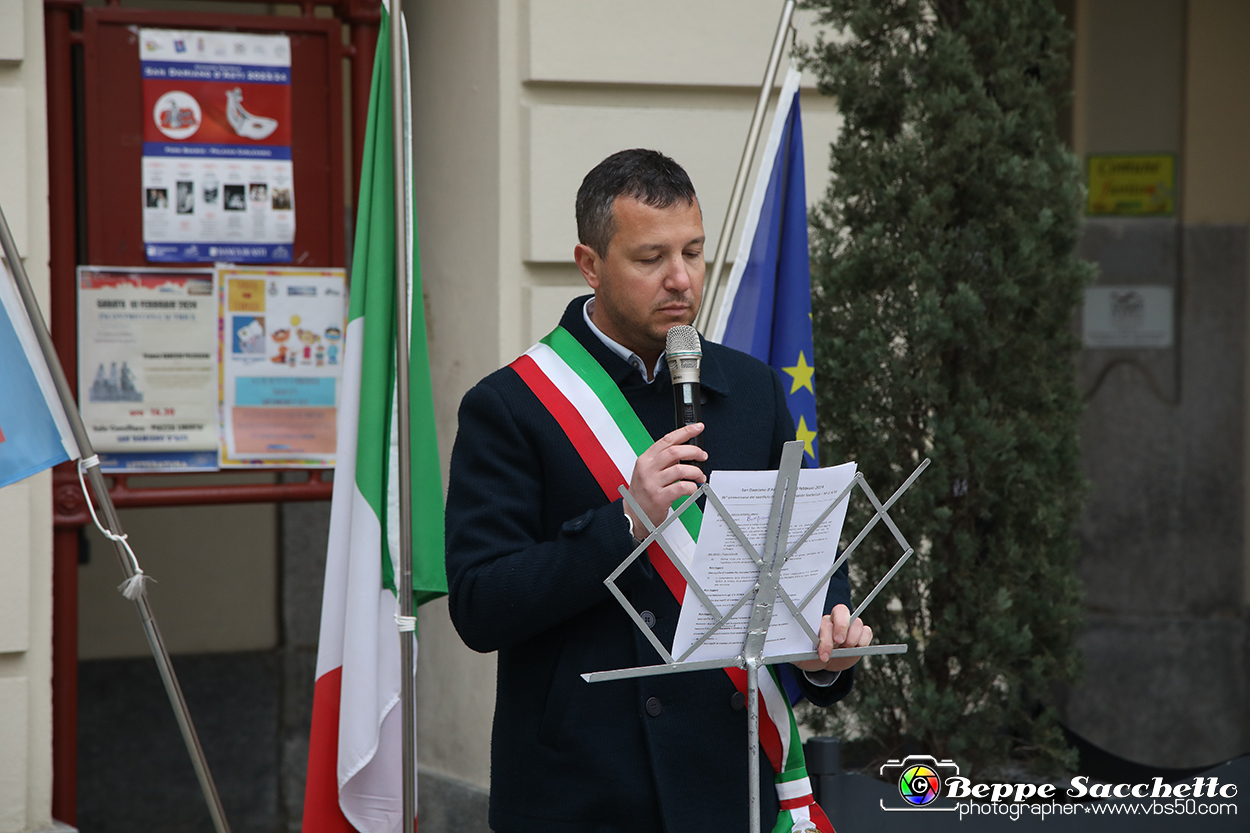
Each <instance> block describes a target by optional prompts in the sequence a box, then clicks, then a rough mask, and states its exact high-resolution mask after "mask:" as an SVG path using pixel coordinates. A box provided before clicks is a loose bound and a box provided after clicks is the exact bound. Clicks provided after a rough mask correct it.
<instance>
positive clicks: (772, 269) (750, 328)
mask: <svg viewBox="0 0 1250 833" xmlns="http://www.w3.org/2000/svg"><path fill="white" fill-rule="evenodd" d="M766 173H767V178H765V174H766ZM712 340H713V341H719V342H720V343H721V344H724V345H727V346H729V347H733V348H735V349H738V350H741V351H743V352H744V353H750V354H751V355H752V356H755V357H756V358H757V359H760V360H761V361H764V362H767V363H768V364H770V365H772V366H773V367H775V368H776V369H777V372H778V373H780V374H781V378H782V381H783V382H784V383H785V385H786V389H787V390H786V394H787V402H788V404H789V405H790V413H791V414H792V415H793V416H794V424H795V426H796V434H795V438H796V439H798V440H800V441H801V442H802V443H803V450H804V452H805V453H806V456H807V464H808V466H817V465H819V464H820V460H819V454H818V450H817V445H816V388H815V386H814V382H813V374H814V373H815V369H814V368H813V366H812V365H813V356H812V278H811V269H810V267H809V264H808V256H807V192H806V188H804V185H803V122H802V119H801V118H800V116H799V72H798V70H795V69H793V68H791V70H790V72H789V73H788V74H787V75H786V80H785V83H784V84H783V85H782V87H781V97H780V98H779V99H778V103H777V114H776V116H775V117H774V119H773V126H772V130H771V131H770V132H769V136H768V143H767V144H766V145H765V147H764V159H763V162H762V163H761V164H760V174H759V178H758V179H757V180H756V183H755V191H754V193H753V194H752V195H751V203H750V206H749V208H748V209H747V216H746V221H745V225H744V226H743V230H742V243H741V245H740V246H739V249H738V255H737V257H735V258H734V265H733V270H732V271H731V272H730V273H729V284H728V287H727V288H726V296H725V301H724V303H723V304H722V305H721V309H720V314H719V316H718V317H717V321H716V326H715V327H713V329H712Z"/></svg>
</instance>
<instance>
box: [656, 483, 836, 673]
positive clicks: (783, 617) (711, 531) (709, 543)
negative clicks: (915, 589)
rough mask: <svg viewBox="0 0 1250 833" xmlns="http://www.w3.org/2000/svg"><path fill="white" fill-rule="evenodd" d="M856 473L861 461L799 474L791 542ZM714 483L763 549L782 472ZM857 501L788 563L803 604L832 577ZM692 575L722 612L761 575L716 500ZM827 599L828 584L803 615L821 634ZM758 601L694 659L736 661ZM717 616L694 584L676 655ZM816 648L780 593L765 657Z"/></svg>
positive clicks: (786, 573) (792, 587)
mask: <svg viewBox="0 0 1250 833" xmlns="http://www.w3.org/2000/svg"><path fill="white" fill-rule="evenodd" d="M854 477H855V464H854V463H843V464H842V465H840V466H832V467H830V468H824V469H805V470H803V471H801V472H799V491H798V495H797V496H796V497H795V500H794V511H793V514H792V515H791V519H790V534H789V540H790V542H791V544H792V543H793V542H794V541H797V540H798V539H799V537H800V536H802V535H803V533H804V532H806V531H807V529H808V528H809V527H810V526H811V525H812V523H813V522H814V521H815V520H816V519H817V518H818V517H820V514H821V513H822V512H824V511H825V509H826V508H828V506H829V504H831V503H833V501H834V499H836V498H837V496H838V495H839V494H841V492H842V490H843V489H845V488H846V487H847V486H848V485H850V483H851V481H852V480H853V479H854ZM711 484H712V490H713V491H714V492H715V493H716V495H717V497H719V498H720V500H721V503H723V504H724V505H725V508H726V509H728V510H729V512H730V514H732V515H733V517H734V521H735V522H736V523H737V524H738V527H739V528H740V529H741V530H742V532H743V534H745V535H746V537H747V540H748V541H750V542H751V545H752V546H753V547H755V550H756V552H761V551H762V550H763V549H764V531H765V530H764V527H765V526H766V525H767V523H768V514H769V511H770V510H771V508H772V502H773V491H774V489H775V488H776V484H777V472H775V471H717V472H713V473H712V477H711ZM849 501H850V496H849V495H848V496H847V498H846V499H845V500H843V501H842V503H841V504H840V505H839V506H838V508H837V509H835V510H834V511H833V512H830V513H829V517H827V518H826V519H825V520H824V522H822V523H821V525H820V527H819V528H818V529H817V530H816V531H815V532H814V533H813V534H812V536H811V537H810V538H808V539H807V541H805V542H804V543H803V546H802V547H800V548H799V551H798V552H796V553H795V554H794V555H793V556H792V557H791V558H790V560H789V561H787V562H786V563H785V566H784V567H783V568H782V571H781V586H782V587H783V588H784V589H785V590H786V592H788V593H789V594H790V598H791V599H793V600H794V602H795V604H798V603H799V602H800V601H802V599H803V597H804V596H806V595H807V593H808V591H809V590H811V588H812V585H813V583H815V582H816V581H817V580H819V579H820V577H821V576H823V575H824V574H825V571H826V570H828V569H829V567H830V565H832V564H833V560H834V558H835V557H837V552H838V538H839V537H840V536H841V534H842V524H843V522H844V521H845V520H846V507H847V503H849ZM691 574H692V575H693V576H694V578H695V580H696V581H698V583H699V586H700V587H702V588H703V592H704V593H706V594H707V596H708V598H709V599H711V600H712V602H713V603H714V604H715V605H716V607H717V608H718V609H719V610H720V612H721V613H722V614H724V613H727V612H728V611H729V609H730V608H732V607H733V606H734V604H736V603H737V602H738V600H739V599H740V598H742V596H743V595H744V594H745V593H746V592H747V591H748V590H750V589H751V587H752V586H753V585H754V584H755V580H756V578H757V577H758V576H759V568H758V567H757V566H756V565H755V562H754V561H753V560H752V559H751V556H750V555H749V554H748V553H747V551H746V549H745V548H743V546H742V544H741V543H740V542H739V541H738V539H737V537H736V536H735V535H734V534H733V532H731V531H730V529H729V525H728V524H727V523H725V521H724V519H723V518H722V517H721V516H720V513H719V512H717V511H716V509H715V508H714V507H713V505H712V504H711V503H710V502H709V503H708V504H707V506H706V507H705V509H704V511H703V525H702V527H701V528H700V530H699V541H698V544H697V546H696V547H695V554H694V564H693V567H692V568H691ZM824 603H825V589H824V588H822V589H821V590H820V592H818V593H817V594H816V595H815V596H814V597H813V598H812V601H811V602H809V603H808V605H807V606H806V607H805V608H803V611H802V613H803V617H804V618H805V619H806V620H807V621H808V623H809V624H811V626H812V630H814V631H819V629H820V617H821V616H823V615H824V614H825V613H827V612H828V611H825V610H822V608H823V607H824ZM751 606H752V603H751V602H750V601H748V602H747V603H746V604H745V605H743V606H742V608H741V609H740V610H739V611H738V612H737V613H736V614H735V615H734V617H733V618H732V619H730V620H729V621H728V622H726V623H725V624H724V625H722V626H721V628H720V629H719V630H717V631H716V632H715V633H714V634H712V636H711V637H709V638H708V640H707V641H706V642H704V643H703V644H702V645H700V646H699V647H698V648H697V649H696V650H695V651H694V653H692V654H691V655H690V656H689V657H687V660H688V661H694V660H705V659H728V658H730V657H735V656H737V655H738V654H739V653H740V652H741V651H742V646H743V644H744V643H745V641H746V632H747V625H748V623H749V622H750V619H751ZM715 621H716V619H715V617H713V615H712V614H711V613H710V612H709V611H708V610H707V609H706V608H705V607H704V606H703V603H702V602H701V601H700V600H699V597H698V596H696V595H695V593H694V591H693V590H692V589H691V588H689V587H687V588H686V597H685V600H684V601H683V602H682V607H681V617H680V618H679V619H678V620H677V632H676V634H675V635H674V637H673V656H674V657H680V656H681V655H682V654H683V653H685V651H686V649H688V648H689V647H690V646H691V645H692V644H694V643H695V641H697V640H698V639H699V638H700V637H701V636H702V635H703V634H704V633H706V632H707V630H708V629H709V628H710V627H711V626H712V625H713V624H714V623H715ZM814 647H815V646H814V645H813V643H812V640H811V637H809V636H808V635H807V634H806V633H804V631H803V627H802V625H800V624H799V623H798V622H797V621H795V618H794V615H793V614H792V613H791V612H790V608H789V607H787V606H786V604H785V602H784V601H782V600H781V598H780V595H779V596H778V598H777V602H776V604H775V605H774V608H773V618H772V624H771V625H770V626H769V629H768V639H767V641H766V643H765V650H764V655H765V656H779V655H782V654H794V653H801V652H803V651H810V650H812V649H813V648H814Z"/></svg>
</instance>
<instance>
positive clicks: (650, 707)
mask: <svg viewBox="0 0 1250 833" xmlns="http://www.w3.org/2000/svg"><path fill="white" fill-rule="evenodd" d="M662 711H664V707H663V706H661V705H660V698H658V697H648V698H647V714H649V715H651V716H652V717H659V716H660V712H662Z"/></svg>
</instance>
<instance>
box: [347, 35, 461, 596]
mask: <svg viewBox="0 0 1250 833" xmlns="http://www.w3.org/2000/svg"><path fill="white" fill-rule="evenodd" d="M389 28H390V18H389V15H388V14H387V13H386V12H385V10H384V11H383V13H382V25H381V27H380V29H379V33H378V45H377V53H376V55H375V58H374V62H373V84H372V87H371V88H370V93H369V116H368V122H367V124H366V127H365V143H364V153H363V154H362V161H361V168H360V200H359V202H358V203H357V206H358V208H357V214H356V241H355V246H356V248H355V252H354V253H353V257H352V273H351V274H352V281H351V301H350V303H349V306H348V314H347V317H348V321H349V322H351V321H354V320H356V319H357V318H360V317H363V318H364V324H365V326H364V328H363V338H362V343H361V344H360V345H357V346H356V347H355V348H354V349H360V350H362V351H363V362H362V363H361V378H360V425H359V429H358V435H357V440H356V443H357V444H356V487H357V488H358V489H359V490H360V493H361V495H362V496H363V497H364V499H365V501H366V502H367V503H368V504H369V506H370V507H372V508H373V511H374V512H375V513H377V516H378V521H379V523H380V525H381V528H382V553H381V558H382V580H383V584H384V585H385V586H386V587H387V588H388V589H391V590H394V589H395V576H394V570H393V569H392V566H391V557H390V552H389V546H388V543H387V535H386V530H387V529H388V524H387V521H388V518H387V514H388V510H387V501H386V493H387V492H386V490H387V475H388V462H389V455H390V436H391V419H392V410H393V399H394V391H395V245H396V242H397V241H396V240H395V199H394V195H395V161H394V159H395V156H394V140H393V138H392V135H393V134H392V124H393V118H392V110H391V59H390V36H389V34H388V30H389ZM410 174H411V172H410ZM413 224H414V232H413V239H414V240H415V239H416V232H415V218H414V219H413ZM399 242H400V244H401V245H402V244H403V241H399ZM411 264H412V271H413V280H412V287H411V289H410V292H409V296H408V297H409V299H410V303H411V306H412V314H411V319H410V320H411V322H412V329H411V333H410V336H409V341H410V344H409V351H408V356H409V366H408V385H409V391H408V392H409V415H410V421H411V423H412V425H411V431H410V433H409V438H410V446H409V451H410V455H411V458H412V562H413V563H412V588H413V593H414V596H413V602H414V604H418V605H419V604H421V603H423V602H427V601H429V600H431V599H435V598H437V597H439V596H442V595H445V594H446V593H447V576H446V573H445V571H444V567H443V486H442V480H441V477H440V474H439V460H438V440H437V437H436V435H435V431H434V393H433V389H432V386H431V383H430V357H429V348H428V346H427V344H426V337H425V312H424V307H423V304H422V302H421V265H420V258H419V257H417V252H416V251H415V246H414V251H413V252H412V257H411Z"/></svg>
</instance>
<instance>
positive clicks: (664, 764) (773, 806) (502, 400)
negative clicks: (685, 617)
mask: <svg viewBox="0 0 1250 833" xmlns="http://www.w3.org/2000/svg"><path fill="white" fill-rule="evenodd" d="M585 300H586V299H585V298H579V299H577V300H576V301H574V302H573V303H571V304H570V305H569V307H568V309H567V310H566V311H565V313H564V317H563V319H562V321H561V324H562V326H564V328H565V329H567V330H568V331H569V332H570V333H571V334H572V335H573V336H574V337H575V338H576V339H577V340H578V341H579V342H581V343H582V345H583V346H585V347H586V348H587V350H589V352H590V353H591V355H592V356H594V358H595V359H597V360H598V361H599V363H600V364H601V365H603V367H604V369H605V370H607V372H608V374H609V375H610V376H611V377H612V379H613V380H614V381H616V383H617V384H618V385H620V387H621V391H622V393H623V394H624V395H625V397H626V399H627V400H628V401H629V402H630V404H631V405H633V407H634V410H635V411H636V412H637V414H638V416H639V418H640V419H641V420H642V422H643V424H644V425H645V426H646V427H647V430H648V431H649V432H650V434H651V436H652V437H653V438H654V439H659V438H660V437H661V436H663V435H664V434H666V433H668V432H669V431H671V430H672V429H673V427H674V417H673V398H672V385H671V384H670V382H669V377H668V370H667V368H665V369H664V370H663V371H662V372H661V374H660V376H659V378H657V379H656V381H655V382H653V383H652V384H650V385H648V384H646V383H645V381H644V380H643V379H642V376H641V375H640V374H639V373H638V371H636V370H635V369H633V368H632V367H630V366H629V364H628V363H627V362H625V361H624V360H623V359H621V358H620V357H619V356H617V355H616V354H615V353H613V352H612V351H611V350H609V349H608V348H607V347H606V346H605V345H604V344H603V343H602V342H601V341H600V340H599V339H598V338H596V337H595V335H594V334H593V333H592V332H591V331H590V329H589V327H587V326H586V323H585V321H584V320H583V318H582V307H583V304H584V303H585ZM701 382H702V386H703V392H704V395H705V397H706V403H705V404H704V405H703V419H704V422H705V423H706V425H707V427H706V429H705V430H704V433H703V434H702V440H703V447H704V448H705V449H707V452H708V463H707V467H706V468H707V470H708V471H715V470H716V469H727V470H728V469H737V470H760V469H776V468H777V466H778V463H779V462H780V458H781V447H782V444H783V443H785V442H786V441H788V440H792V439H794V423H793V421H792V419H791V417H790V414H789V411H788V410H787V409H786V403H785V397H784V394H783V391H782V388H781V381H780V379H779V378H778V376H777V374H776V373H775V372H774V371H773V370H772V369H771V368H769V367H768V366H766V365H764V364H763V363H761V362H759V361H757V360H755V359H753V358H751V357H750V356H747V355H745V354H743V353H739V352H737V351H735V350H730V349H728V348H725V347H722V346H720V345H717V344H713V343H710V342H707V341H705V342H704V343H703V363H702V373H701ZM633 548H634V541H633V538H632V537H631V536H630V534H629V529H628V525H627V522H626V520H625V517H624V513H623V510H622V501H621V499H620V498H617V499H616V500H613V501H610V502H609V501H608V500H607V498H606V497H605V496H604V494H603V491H602V489H600V487H599V485H598V484H597V483H596V481H595V480H594V478H593V477H592V476H591V474H590V472H589V471H588V470H587V469H586V467H585V465H584V464H583V463H582V462H581V459H580V457H579V456H578V455H577V453H576V452H575V451H574V449H573V446H572V444H571V443H570V442H569V440H568V439H567V438H566V437H565V435H564V433H563V432H562V431H561V429H560V428H559V426H558V425H557V424H556V422H555V419H554V418H553V417H552V416H551V415H550V414H549V413H548V412H547V411H546V409H545V408H544V407H543V406H542V404H541V403H540V402H539V401H538V399H537V398H536V397H535V396H534V395H533V393H532V392H531V391H530V389H529V388H528V387H527V386H526V385H525V383H524V382H523V381H522V380H521V378H520V377H519V376H518V375H517V374H516V373H515V371H513V370H511V369H510V368H503V369H501V370H499V371H496V372H495V373H493V374H491V375H490V376H488V377H486V378H485V379H483V380H482V381H481V382H480V383H479V384H478V385H476V386H475V387H474V388H473V389H472V390H470V391H469V392H468V393H467V394H465V397H464V400H463V402H462V403H461V406H460V425H459V432H458V434H457V436H456V444H455V448H454V450H453V451H452V458H451V479H450V484H449V489H448V493H447V578H448V585H449V590H450V606H451V618H452V621H453V623H454V624H455V626H456V629H457V631H459V633H460V636H461V637H462V638H463V639H464V641H465V643H466V644H467V645H468V646H469V647H470V648H473V649H474V650H477V651H498V652H499V668H498V680H497V694H496V701H495V722H494V730H493V734H492V744H491V798H490V823H491V827H492V828H493V829H494V830H496V831H499V833H511V831H544V833H564V832H565V831H567V833H573V832H574V831H576V832H577V833H587V831H646V832H647V833H655V832H656V831H665V830H667V831H669V833H686V831H696V830H697V831H702V830H717V831H731V830H745V829H746V827H747V816H746V813H747V793H748V790H747V749H746V737H747V726H746V710H745V709H744V708H743V707H742V698H741V697H737V698H735V697H734V695H735V694H736V690H735V688H734V686H733V684H732V683H731V682H730V680H729V678H728V676H727V675H726V674H725V672H724V671H720V670H716V671H701V672H691V673H683V674H674V675H668V676H661V677H648V678H643V679H635V680H621V681H612V682H600V683H587V682H585V681H583V680H582V679H581V677H580V676H579V675H580V674H582V673H583V672H587V671H601V670H607V669H615V668H629V667H633V666H637V665H652V664H655V663H657V662H660V661H661V659H660V657H659V656H658V654H657V653H656V651H655V649H654V648H653V647H652V646H651V645H650V644H649V643H648V642H647V640H646V639H645V637H643V636H642V634H640V633H639V632H638V631H637V629H636V628H635V626H634V623H633V622H632V621H631V620H630V618H629V617H628V616H627V615H626V614H625V612H624V611H623V610H622V609H621V608H620V606H619V605H618V604H617V602H616V601H615V599H613V598H612V596H611V595H610V593H609V591H608V589H607V588H606V587H605V586H604V584H603V580H604V579H605V578H606V577H607V576H608V574H609V573H611V572H612V571H613V570H614V569H615V568H616V567H617V566H618V565H619V564H620V562H621V561H622V560H624V559H625V557H626V556H627V555H628V554H629V553H630V552H631V551H632V550H633ZM845 569H846V568H845V567H843V568H842V570H841V571H840V572H839V574H838V575H836V576H835V577H834V581H833V582H832V585H831V589H830V593H829V598H828V605H830V606H831V605H832V604H836V603H837V602H839V601H840V602H844V603H849V594H848V591H847V579H846V573H845ZM618 586H619V587H620V588H621V589H622V590H623V591H624V592H625V594H626V595H627V596H628V598H629V599H630V601H631V602H632V603H633V604H634V606H635V608H636V609H637V610H638V611H640V612H643V611H647V612H649V613H650V614H651V616H647V614H646V613H643V618H644V619H650V618H651V617H654V622H655V624H654V629H655V632H656V634H657V635H658V636H659V638H660V641H661V642H662V643H663V644H665V645H671V644H672V639H673V632H674V629H675V627H676V624H677V616H678V612H679V609H680V607H679V605H678V603H677V602H676V601H675V600H674V599H673V597H672V595H671V593H670V592H669V590H668V588H667V587H666V586H665V584H664V582H663V580H662V579H661V578H660V577H659V576H658V575H656V574H655V573H654V572H653V571H652V570H651V568H650V565H649V563H647V562H646V557H645V555H644V556H643V557H642V558H641V559H639V561H638V562H636V563H635V564H634V565H633V566H631V568H630V569H629V570H627V571H626V572H625V573H624V574H623V575H622V576H621V577H620V578H619V579H618ZM827 609H828V606H827V607H826V610H827ZM799 676H801V675H799ZM852 677H853V675H852V673H851V672H844V673H843V674H842V675H841V676H840V677H839V678H838V680H837V681H836V682H835V683H834V685H833V686H832V687H830V688H827V689H815V690H814V691H813V690H810V688H809V687H807V686H805V691H806V693H807V694H808V696H809V698H811V699H813V700H814V701H816V702H818V703H820V704H821V705H827V704H828V703H830V702H833V701H834V700H837V699H840V698H841V697H843V696H845V695H846V693H847V692H848V691H849V689H850V686H851V681H852ZM783 731H784V730H783ZM760 768H761V771H762V772H761V779H762V783H761V790H760V796H761V799H762V802H761V805H762V817H763V829H764V830H770V829H771V828H772V826H773V822H774V820H775V818H776V815H777V795H776V790H775V789H774V787H773V772H772V769H771V767H770V766H769V763H768V758H767V756H764V755H761V765H760Z"/></svg>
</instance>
